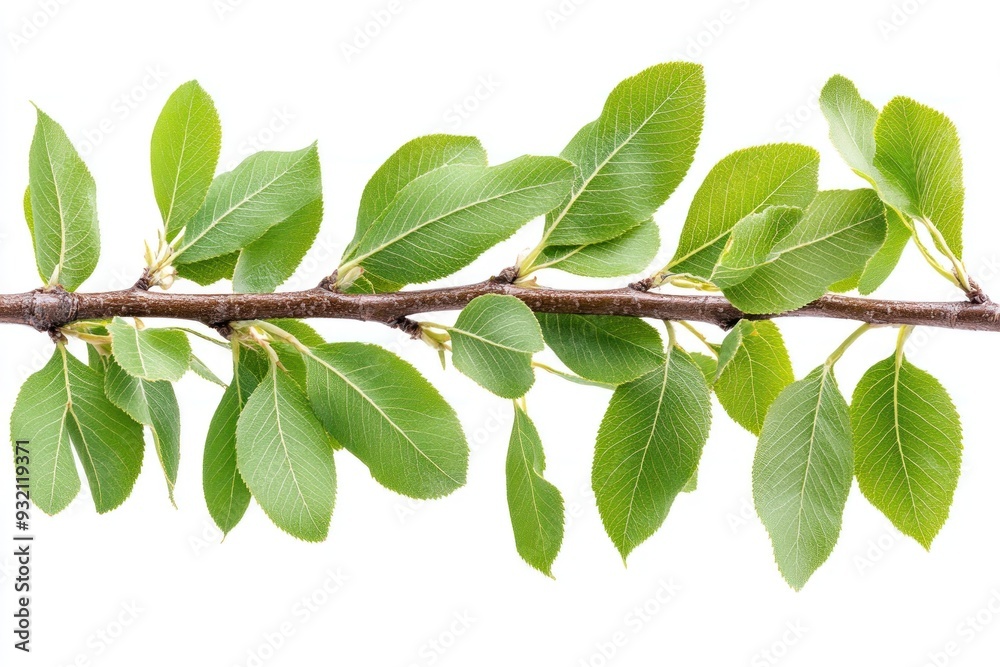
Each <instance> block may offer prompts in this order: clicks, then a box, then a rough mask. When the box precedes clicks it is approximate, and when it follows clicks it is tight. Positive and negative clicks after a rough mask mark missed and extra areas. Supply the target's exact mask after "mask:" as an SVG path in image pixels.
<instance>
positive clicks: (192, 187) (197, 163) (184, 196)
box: [149, 81, 222, 239]
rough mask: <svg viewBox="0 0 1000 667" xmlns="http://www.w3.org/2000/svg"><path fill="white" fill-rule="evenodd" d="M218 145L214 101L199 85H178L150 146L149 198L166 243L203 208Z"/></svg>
mask: <svg viewBox="0 0 1000 667" xmlns="http://www.w3.org/2000/svg"><path fill="white" fill-rule="evenodd" d="M221 146H222V125H221V124H220V123H219V114H218V112H217V111H216V110H215V104H214V103H213V102H212V98H211V97H209V95H208V93H206V92H205V90H204V89H203V88H202V87H201V86H200V85H199V84H198V82H197V81H188V82H187V83H184V84H181V86H180V87H178V88H177V90H175V91H174V92H173V93H172V94H171V95H170V97H169V98H168V99H167V103H166V104H164V105H163V111H161V112H160V116H159V118H157V119H156V125H154V126H153V138H152V140H151V141H150V147H149V156H150V167H151V170H152V174H153V194H154V195H155V196H156V204H157V206H159V207H160V215H161V216H162V218H163V228H164V229H165V230H166V236H167V238H168V239H173V238H174V237H175V236H177V233H178V232H179V231H181V230H182V229H183V228H184V225H186V224H187V222H188V221H189V220H190V219H191V218H192V217H193V216H194V214H195V213H197V212H198V209H200V208H201V205H202V203H204V201H205V195H206V194H208V188H209V186H210V185H211V184H212V177H213V176H214V175H215V166H216V165H217V164H218V162H219V150H220V148H221Z"/></svg>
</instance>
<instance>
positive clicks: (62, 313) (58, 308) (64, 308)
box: [27, 285, 78, 336]
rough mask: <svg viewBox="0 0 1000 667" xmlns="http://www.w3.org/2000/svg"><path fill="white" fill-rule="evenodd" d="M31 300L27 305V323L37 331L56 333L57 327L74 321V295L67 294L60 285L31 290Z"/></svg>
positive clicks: (75, 301) (75, 304) (76, 305)
mask: <svg viewBox="0 0 1000 667" xmlns="http://www.w3.org/2000/svg"><path fill="white" fill-rule="evenodd" d="M31 295H32V298H31V301H30V302H29V303H28V317H27V322H28V325H29V326H32V327H34V328H35V329H37V330H38V331H44V332H49V335H50V336H51V335H52V334H51V332H52V331H53V330H56V331H58V329H59V327H61V326H63V325H65V324H69V323H70V322H73V321H74V320H76V314H77V310H78V304H77V299H76V296H75V295H74V294H71V293H70V292H67V291H66V290H65V289H63V288H62V286H60V285H52V286H50V287H45V288H42V289H36V290H32V292H31ZM60 335H61V334H60Z"/></svg>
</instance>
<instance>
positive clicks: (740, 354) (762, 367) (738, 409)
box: [715, 320, 795, 434]
mask: <svg viewBox="0 0 1000 667" xmlns="http://www.w3.org/2000/svg"><path fill="white" fill-rule="evenodd" d="M720 356H721V357H724V361H723V360H722V359H720V362H719V369H718V372H717V379H716V381H715V395H716V396H718V398H719V403H721V404H722V407H723V408H725V410H726V412H727V413H728V414H729V416H730V417H732V418H733V421H735V422H736V423H737V424H739V425H740V426H742V427H743V428H745V429H747V430H748V431H750V432H751V433H753V434H759V433H760V429H761V427H762V426H763V424H764V416H765V415H767V411H768V408H770V407H771V404H772V403H773V402H774V399H775V398H777V397H778V394H780V393H781V390H782V389H784V388H785V387H787V386H788V385H789V384H791V383H792V381H793V380H794V379H795V375H794V373H793V372H792V362H791V360H790V359H789V357H788V350H787V349H786V348H785V341H784V339H783V338H782V337H781V331H779V330H778V326H777V325H776V324H775V323H774V322H771V321H768V320H762V321H759V322H751V321H749V320H741V321H740V323H739V324H737V325H736V327H735V328H734V329H733V330H732V331H730V332H729V334H728V335H727V336H726V339H725V340H724V341H723V342H722V350H721V352H720Z"/></svg>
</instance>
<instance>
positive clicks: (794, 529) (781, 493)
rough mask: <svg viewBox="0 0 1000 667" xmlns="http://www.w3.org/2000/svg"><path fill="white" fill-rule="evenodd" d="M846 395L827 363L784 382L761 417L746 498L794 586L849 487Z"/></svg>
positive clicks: (827, 537)
mask: <svg viewBox="0 0 1000 667" xmlns="http://www.w3.org/2000/svg"><path fill="white" fill-rule="evenodd" d="M852 477H853V452H852V449H851V422H850V413H849V411H848V407H847V402H846V401H845V400H844V397H843V396H842V395H841V393H840V389H838V388H837V381H836V379H835V378H834V376H833V369H832V368H831V367H830V366H820V367H819V368H817V369H815V370H814V371H812V372H811V373H809V375H807V376H806V377H805V378H803V379H802V380H799V381H798V382H794V383H792V384H790V385H788V387H787V388H785V390H784V391H783V392H781V394H780V395H779V396H778V398H777V400H775V401H774V404H773V405H772V406H771V410H770V412H769V413H768V415H767V418H766V419H765V420H764V427H763V429H762V430H761V434H760V441H759V442H758V444H757V453H756V455H755V456H754V462H753V498H754V504H755V505H756V506H757V513H758V514H759V515H760V518H761V520H762V521H763V522H764V526H765V527H766V528H767V532H768V533H769V534H770V536H771V543H772V544H773V546H774V558H775V560H776V561H777V563H778V569H779V570H781V574H782V576H784V578H785V580H786V581H787V582H788V583H789V584H790V585H791V586H792V587H793V588H795V589H796V590H798V589H800V588H802V586H804V585H805V583H806V581H807V580H808V579H809V577H810V576H812V573H813V572H815V571H816V569H817V568H818V567H819V566H820V565H822V564H823V563H824V561H826V559H827V558H828V557H829V556H830V552H831V551H833V547H834V545H835V544H836V543H837V537H838V535H839V534H840V524H841V522H842V520H843V514H844V505H845V504H846V503H847V495H848V493H849V492H850V490H851V480H852Z"/></svg>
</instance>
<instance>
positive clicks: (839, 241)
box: [712, 189, 886, 313]
mask: <svg viewBox="0 0 1000 667" xmlns="http://www.w3.org/2000/svg"><path fill="white" fill-rule="evenodd" d="M799 216H800V213H799V212H798V211H797V209H789V208H784V207H780V208H771V209H768V210H766V211H764V212H763V213H759V214H753V215H750V216H748V217H746V218H745V219H743V220H741V221H740V223H739V224H738V225H737V226H736V228H734V230H733V234H732V236H731V238H730V242H729V243H728V244H727V245H726V249H725V251H724V252H723V253H722V255H721V256H720V257H719V264H718V266H717V267H716V269H715V271H714V273H713V274H712V282H714V283H715V284H716V285H717V286H718V287H719V288H720V289H722V292H723V294H725V295H726V298H727V299H729V300H730V301H731V302H732V303H733V305H735V306H736V307H737V308H739V309H740V310H742V311H743V312H745V313H781V312H784V311H788V310H794V309H796V308H800V307H802V306H804V305H806V304H807V303H809V302H811V301H814V300H815V299H818V298H819V297H821V296H823V294H825V293H826V291H827V290H828V289H829V288H830V286H832V285H834V284H835V283H837V282H839V281H842V280H845V279H847V278H850V277H851V276H854V275H856V274H859V273H860V272H861V271H862V270H863V269H864V268H865V266H866V265H867V263H868V260H869V259H870V258H871V257H872V255H874V254H875V253H876V252H877V251H878V250H879V248H880V247H882V243H883V241H884V240H885V234H886V222H885V208H884V206H883V205H882V202H881V201H880V200H879V198H878V195H877V194H876V193H875V191H874V190H870V189H863V190H828V191H825V192H821V193H819V194H818V195H817V196H816V199H815V200H814V201H813V202H812V204H810V205H809V208H808V209H806V211H805V213H804V215H801V219H800V220H797V218H799Z"/></svg>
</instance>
